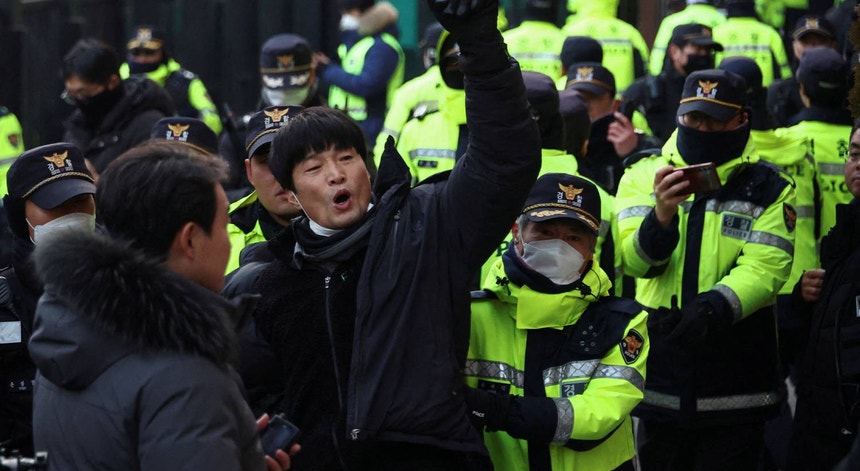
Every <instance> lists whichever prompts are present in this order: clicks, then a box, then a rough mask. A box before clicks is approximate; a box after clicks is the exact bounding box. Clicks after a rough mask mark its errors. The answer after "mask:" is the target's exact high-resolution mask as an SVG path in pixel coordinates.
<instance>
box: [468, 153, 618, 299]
mask: <svg viewBox="0 0 860 471" xmlns="http://www.w3.org/2000/svg"><path fill="white" fill-rule="evenodd" d="M547 173H567V174H569V175H577V176H579V177H582V178H585V177H583V176H582V175H581V174H580V173H579V171H578V164H577V162H576V157H574V156H572V155H570V154H567V153H566V152H565V151H563V150H558V149H541V167H540V174H539V176H540V175H545V174H547ZM586 180H588V179H587V178H586ZM589 181H591V180H589ZM592 183H594V182H592ZM594 186H596V187H597V191H598V193H600V232H599V233H598V235H597V246H596V247H595V249H594V259H595V260H599V261H600V266H601V267H607V269H605V270H604V271H605V272H606V273H607V274H608V275H609V279H610V281H611V282H612V286H613V289H612V293H613V294H615V295H616V296H618V295H620V294H621V281H622V278H623V277H622V275H623V271H622V268H621V246H620V244H618V223H617V221H616V219H615V198H614V197H613V196H612V195H611V194H609V192H607V191H606V190H604V189H603V188H601V186H600V185H598V184H596V183H595V184H594ZM513 222H514V221H511V224H512V225H513ZM511 237H512V236H511V234H510V233H508V235H507V236H506V237H505V240H503V241H502V243H501V244H499V247H498V248H497V249H496V251H495V252H493V255H491V256H490V258H489V259H488V260H487V261H486V262H484V265H483V266H482V267H481V278H480V280H479V283H485V282H486V281H485V280H486V279H487V276H489V274H490V271H491V270H492V268H493V265H495V263H496V261H497V260H499V259H501V257H502V254H503V253H505V251H506V250H508V245H509V244H510V243H511Z"/></svg>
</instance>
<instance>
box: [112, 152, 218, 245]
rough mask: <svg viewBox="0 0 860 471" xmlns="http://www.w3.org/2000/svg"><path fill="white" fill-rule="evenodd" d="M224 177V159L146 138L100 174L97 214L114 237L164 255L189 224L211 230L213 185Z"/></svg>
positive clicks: (214, 202) (214, 206)
mask: <svg viewBox="0 0 860 471" xmlns="http://www.w3.org/2000/svg"><path fill="white" fill-rule="evenodd" d="M226 178H227V166H226V164H225V162H224V161H222V160H221V159H218V158H213V157H212V156H211V155H206V154H204V153H202V152H199V151H196V150H194V149H192V148H190V147H188V146H186V145H183V144H180V143H177V142H169V141H147V142H145V143H143V144H141V145H139V146H137V147H134V148H132V149H131V150H129V151H128V152H126V153H124V154H123V155H121V156H120V157H119V158H118V159H116V160H115V161H114V162H112V163H111V164H110V165H109V166H108V168H107V169H106V170H105V171H104V173H102V174H101V176H100V177H99V181H98V185H97V187H96V207H97V208H99V209H98V214H97V218H98V220H99V222H100V223H101V224H102V227H103V228H104V229H105V230H107V232H108V233H110V235H111V236H112V237H116V238H120V239H124V240H128V241H129V242H131V243H132V245H133V246H135V247H137V248H139V249H141V250H143V251H144V252H145V253H147V254H148V255H150V256H153V257H156V258H166V257H167V253H168V251H169V249H170V245H171V243H172V242H173V239H174V237H175V236H176V233H177V232H178V231H179V230H180V228H181V227H182V226H183V225H184V224H185V223H188V222H193V223H195V224H197V225H199V226H200V227H201V228H203V230H204V231H205V232H206V233H207V234H209V233H210V232H211V230H212V224H213V222H214V220H215V209H216V207H217V204H218V202H217V199H216V193H215V187H216V185H218V184H220V183H221V182H223V181H225V179H226Z"/></svg>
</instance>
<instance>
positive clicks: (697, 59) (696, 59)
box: [684, 54, 714, 75]
mask: <svg viewBox="0 0 860 471" xmlns="http://www.w3.org/2000/svg"><path fill="white" fill-rule="evenodd" d="M713 68H714V55H713V54H708V55H707V56H697V55H692V54H691V55H688V56H687V63H686V64H684V73H685V74H687V75H690V74H692V73H693V72H696V71H697V70H707V69H713Z"/></svg>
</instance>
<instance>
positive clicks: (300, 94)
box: [263, 87, 310, 106]
mask: <svg viewBox="0 0 860 471" xmlns="http://www.w3.org/2000/svg"><path fill="white" fill-rule="evenodd" d="M309 92H310V89H309V88H291V89H286V90H272V89H271V88H266V87H263V101H264V102H266V104H267V105H268V106H286V105H301V104H302V103H304V102H305V100H306V99H307V98H308V93H309Z"/></svg>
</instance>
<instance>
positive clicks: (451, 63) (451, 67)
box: [439, 57, 466, 90]
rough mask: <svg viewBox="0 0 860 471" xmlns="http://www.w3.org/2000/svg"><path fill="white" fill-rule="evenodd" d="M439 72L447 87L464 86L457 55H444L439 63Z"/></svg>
mask: <svg viewBox="0 0 860 471" xmlns="http://www.w3.org/2000/svg"><path fill="white" fill-rule="evenodd" d="M439 72H441V73H442V81H443V82H445V85H447V86H448V88H453V89H455V90H462V89H464V88H466V84H465V81H464V78H463V71H461V70H460V65H459V58H458V57H446V58H445V59H442V61H441V62H440V63H439Z"/></svg>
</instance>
